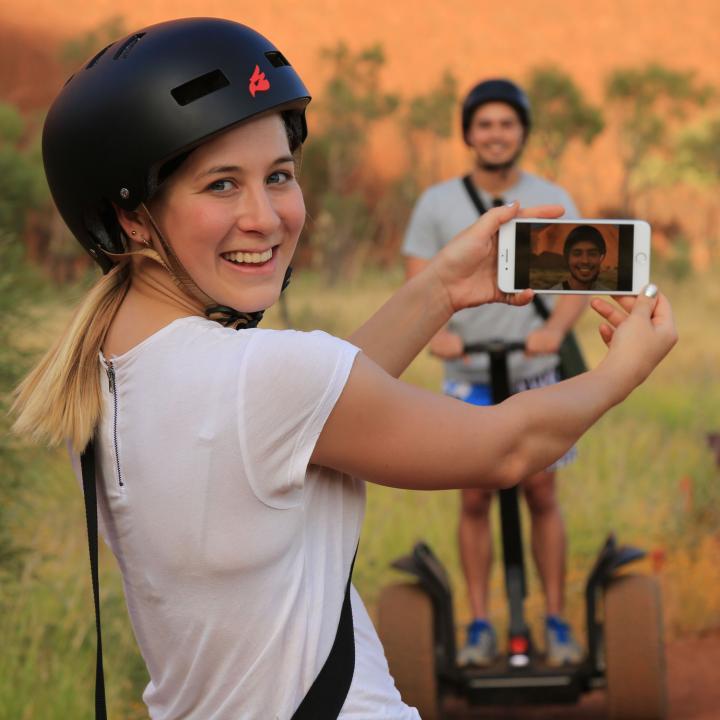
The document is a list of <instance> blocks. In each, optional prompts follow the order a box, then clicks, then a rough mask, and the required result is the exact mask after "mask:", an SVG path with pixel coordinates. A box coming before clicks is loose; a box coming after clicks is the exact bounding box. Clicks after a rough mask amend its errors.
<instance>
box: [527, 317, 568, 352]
mask: <svg viewBox="0 0 720 720" xmlns="http://www.w3.org/2000/svg"><path fill="white" fill-rule="evenodd" d="M564 338H565V335H564V333H562V332H561V331H559V330H556V329H555V328H552V327H549V326H547V325H543V326H542V327H540V328H538V329H537V330H533V331H532V332H531V333H530V334H529V335H528V336H527V338H526V340H525V354H526V355H528V356H530V357H532V356H533V355H554V354H555V353H556V352H557V351H558V350H559V349H560V345H562V341H563V339H564Z"/></svg>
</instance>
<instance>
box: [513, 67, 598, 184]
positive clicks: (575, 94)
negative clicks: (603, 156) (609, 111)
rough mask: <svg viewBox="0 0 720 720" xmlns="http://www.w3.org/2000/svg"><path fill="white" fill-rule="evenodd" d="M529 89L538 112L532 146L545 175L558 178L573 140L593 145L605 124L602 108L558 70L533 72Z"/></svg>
mask: <svg viewBox="0 0 720 720" xmlns="http://www.w3.org/2000/svg"><path fill="white" fill-rule="evenodd" d="M527 90H528V96H529V97H530V102H531V105H532V107H533V109H534V110H535V112H534V113H533V133H532V147H533V148H534V149H535V152H536V155H538V165H539V166H540V168H541V169H542V171H543V173H544V174H545V175H547V176H548V177H550V178H552V179H555V178H557V176H558V172H559V170H560V162H561V160H562V157H563V155H564V154H565V151H566V150H567V147H568V145H569V144H570V143H571V142H572V141H573V140H579V141H580V142H582V143H584V144H585V145H590V144H591V143H592V142H593V140H594V139H595V138H596V137H597V136H598V135H599V134H600V132H601V131H602V129H603V127H604V126H605V121H604V120H603V116H602V112H601V111H600V110H599V109H598V108H596V107H593V106H592V105H589V104H588V103H586V102H585V99H584V98H583V95H582V93H581V91H580V90H579V88H578V87H577V85H575V83H574V82H573V80H572V78H571V77H570V76H569V75H567V74H566V73H565V72H564V71H563V70H560V69H559V68H557V67H554V66H551V65H547V66H544V67H538V68H535V69H534V70H532V72H531V73H530V76H529V78H528V82H527Z"/></svg>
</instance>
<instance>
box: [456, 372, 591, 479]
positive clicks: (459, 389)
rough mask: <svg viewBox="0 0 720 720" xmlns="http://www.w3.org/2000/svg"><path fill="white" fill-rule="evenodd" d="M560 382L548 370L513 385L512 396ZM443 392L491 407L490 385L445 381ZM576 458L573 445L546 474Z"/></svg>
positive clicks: (475, 403) (468, 401)
mask: <svg viewBox="0 0 720 720" xmlns="http://www.w3.org/2000/svg"><path fill="white" fill-rule="evenodd" d="M556 382H560V376H559V375H558V373H557V370H548V372H546V373H543V374H542V375H538V376H536V377H533V378H528V379H527V380H520V381H519V382H517V383H515V385H513V388H512V391H513V394H515V393H519V392H523V390H531V389H533V388H539V387H547V386H548V385H554V384H555V383H556ZM443 392H444V393H445V395H449V396H450V397H454V398H456V399H457V400H462V401H463V402H466V403H470V404H471V405H481V406H484V407H486V406H489V405H493V400H492V388H491V387H490V385H481V384H477V383H469V382H464V381H463V380H445V381H444V382H443ZM576 457H577V448H576V447H575V446H574V445H573V447H571V448H570V449H569V450H568V451H567V452H566V453H565V454H564V455H563V456H562V457H561V458H560V459H559V460H557V461H555V462H554V463H553V464H552V465H550V467H549V468H547V470H548V472H553V471H555V470H557V469H558V468H561V467H563V466H565V465H568V464H569V463H571V462H572V461H573V460H574V459H575V458H576Z"/></svg>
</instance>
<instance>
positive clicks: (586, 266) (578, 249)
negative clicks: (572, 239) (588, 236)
mask: <svg viewBox="0 0 720 720" xmlns="http://www.w3.org/2000/svg"><path fill="white" fill-rule="evenodd" d="M604 258H605V255H604V254H602V253H601V252H600V250H599V248H598V247H597V245H595V243H592V242H590V241H589V240H581V241H580V242H577V243H575V244H574V245H573V246H572V247H571V248H570V252H569V253H568V257H567V264H568V269H569V270H570V276H571V280H570V284H571V285H572V286H573V287H576V286H575V284H574V283H573V281H575V283H577V287H576V289H580V286H587V288H588V289H589V288H590V286H591V285H592V284H593V283H594V282H595V281H596V280H597V276H598V275H599V274H600V266H601V265H602V261H603V259H604Z"/></svg>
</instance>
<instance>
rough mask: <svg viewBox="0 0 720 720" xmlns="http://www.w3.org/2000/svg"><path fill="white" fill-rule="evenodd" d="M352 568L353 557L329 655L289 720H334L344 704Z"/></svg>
mask: <svg viewBox="0 0 720 720" xmlns="http://www.w3.org/2000/svg"><path fill="white" fill-rule="evenodd" d="M355 556H356V557H357V549H356V550H355ZM354 567H355V558H353V561H352V565H350V576H349V577H348V581H347V587H346V588H345V600H344V601H343V606H342V610H341V611H340V622H339V623H338V629H337V633H336V634H335V641H334V642H333V646H332V648H331V649H330V654H329V655H328V657H327V660H325V664H324V665H323V666H322V669H321V670H320V672H319V673H318V676H317V677H316V678H315V682H313V684H312V685H311V686H310V689H309V690H308V691H307V694H306V695H305V697H304V698H303V700H302V702H301V703H300V706H299V707H298V709H297V710H296V711H295V714H294V715H293V716H292V720H335V718H337V716H338V715H339V714H340V710H341V709H342V706H343V705H344V703H345V698H346V697H347V694H348V691H349V690H350V683H351V682H352V679H353V674H354V672H355V630H354V627H353V617H352V607H351V605H350V582H351V580H352V574H353V568H354Z"/></svg>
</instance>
